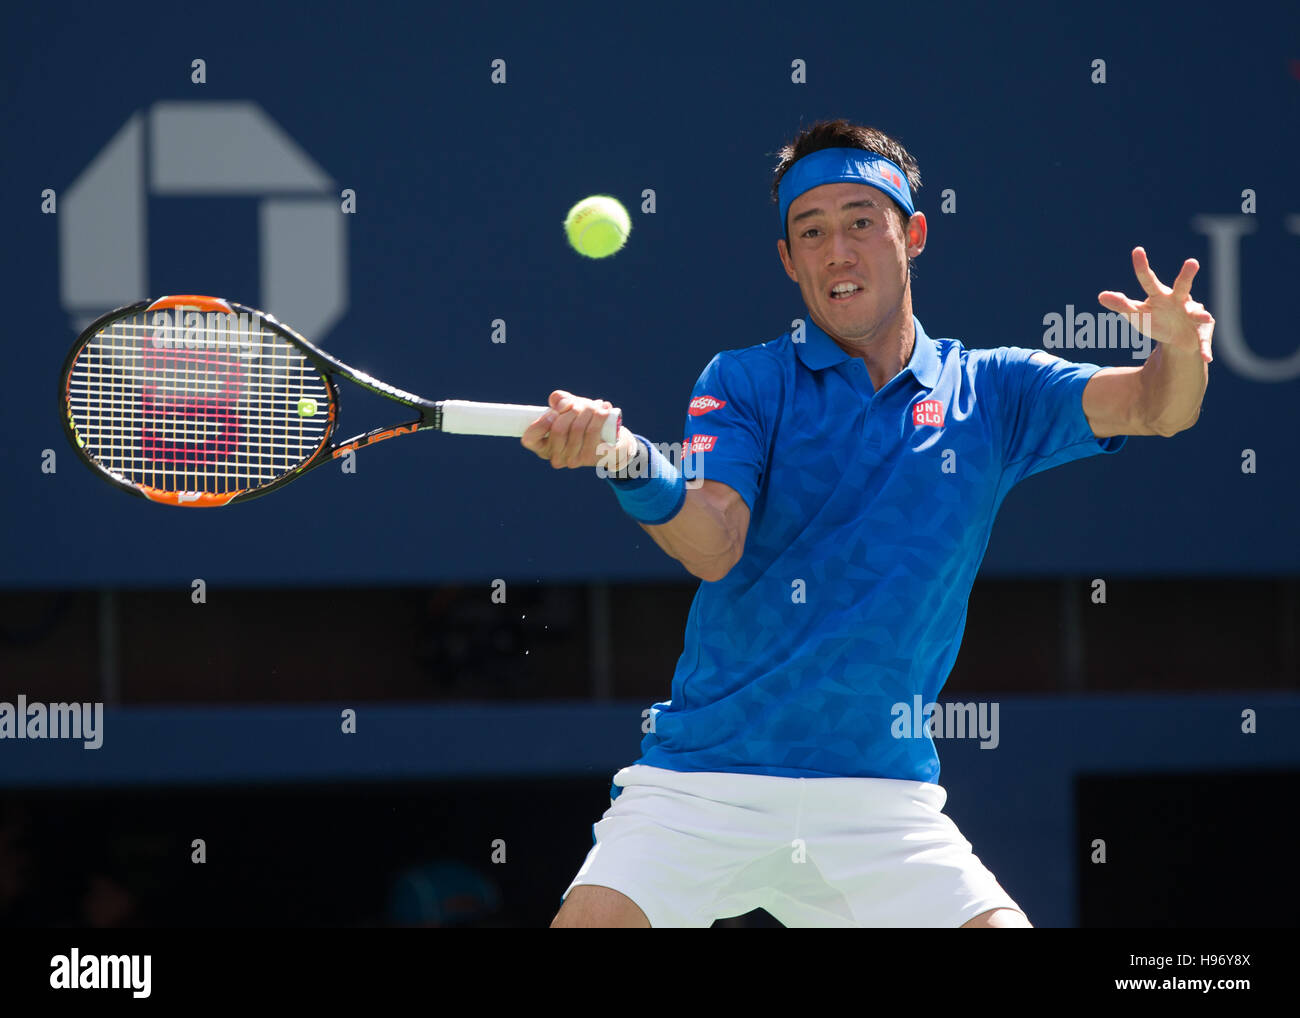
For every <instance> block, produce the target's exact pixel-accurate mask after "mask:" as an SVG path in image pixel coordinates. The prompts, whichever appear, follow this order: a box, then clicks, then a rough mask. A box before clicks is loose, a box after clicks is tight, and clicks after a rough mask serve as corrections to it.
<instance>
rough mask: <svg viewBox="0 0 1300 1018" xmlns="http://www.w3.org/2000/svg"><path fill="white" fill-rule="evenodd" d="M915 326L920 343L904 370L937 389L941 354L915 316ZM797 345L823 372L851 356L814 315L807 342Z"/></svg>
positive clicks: (807, 362) (805, 358)
mask: <svg viewBox="0 0 1300 1018" xmlns="http://www.w3.org/2000/svg"><path fill="white" fill-rule="evenodd" d="M912 325H913V326H914V327H915V329H916V343H915V344H914V346H913V347H912V356H911V359H909V360H908V362H907V364H906V365H905V366H904V368H903V370H904V371H910V372H911V373H912V375H913V376H914V377H915V378H916V380H917V381H918V382H920V383H921V384H922V385H923V386H925V387H926V388H927V389H933V388H934V387H935V386H936V385H938V384H939V368H940V364H939V354H938V352H937V351H936V350H935V348H934V342H933V340H931V339H930V337H929V336H927V335H926V334H925V329H923V328H922V327H921V321H920V319H919V318H917V317H916V316H915V315H913V316H912ZM795 346H796V347H797V349H798V351H799V359H800V360H801V361H803V363H804V367H806V368H808V369H809V370H810V371H823V370H825V369H826V368H830V367H834V366H835V365H836V364H843V363H844V362H845V361H847V360H850V359H851V358H850V355H849V354H847V353H845V352H844V351H843V350H842V349H840V346H839V344H838V343H836V342H835V340H833V339H831V337H830V336H828V335H826V333H825V332H823V331H822V329H821V328H820V327H819V326H818V325H817V323H816V322H814V321H813V320H812V319H811V318H809V319H807V320H806V321H805V323H804V341H803V342H802V343H796V344H795Z"/></svg>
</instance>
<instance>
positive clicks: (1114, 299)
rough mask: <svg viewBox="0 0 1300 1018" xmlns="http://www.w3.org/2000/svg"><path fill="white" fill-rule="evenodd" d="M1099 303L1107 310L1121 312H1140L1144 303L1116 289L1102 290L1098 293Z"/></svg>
mask: <svg viewBox="0 0 1300 1018" xmlns="http://www.w3.org/2000/svg"><path fill="white" fill-rule="evenodd" d="M1097 303H1098V304H1100V305H1101V306H1102V307H1104V308H1105V309H1106V310H1107V311H1118V312H1119V313H1120V314H1134V315H1136V314H1140V313H1141V311H1142V305H1141V304H1139V303H1138V302H1137V301H1135V300H1133V299H1132V298H1131V297H1128V296H1127V295H1125V294H1122V293H1119V292H1117V291H1115V290H1102V291H1101V293H1099V294H1097Z"/></svg>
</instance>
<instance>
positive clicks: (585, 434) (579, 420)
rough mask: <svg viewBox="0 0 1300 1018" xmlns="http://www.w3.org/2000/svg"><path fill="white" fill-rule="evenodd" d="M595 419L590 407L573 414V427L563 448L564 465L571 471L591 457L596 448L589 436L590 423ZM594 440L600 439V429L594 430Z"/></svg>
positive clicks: (593, 411)
mask: <svg viewBox="0 0 1300 1018" xmlns="http://www.w3.org/2000/svg"><path fill="white" fill-rule="evenodd" d="M594 417H595V410H594V409H593V408H592V407H590V406H587V407H584V408H583V409H582V410H580V411H578V413H576V414H573V415H572V418H573V426H572V427H571V428H570V429H569V438H568V441H567V442H566V444H565V447H564V453H565V457H564V465H565V466H566V467H569V468H570V469H573V468H575V467H580V466H583V465H584V461H585V460H586V459H587V458H588V457H589V456H590V455H591V453H592V450H593V449H594V448H595V446H596V442H595V441H592V435H591V434H590V429H591V422H592V419H593V418H594ZM595 438H596V440H597V441H598V440H599V439H600V429H599V428H597V429H596V434H595Z"/></svg>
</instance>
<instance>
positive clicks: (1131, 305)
mask: <svg viewBox="0 0 1300 1018" xmlns="http://www.w3.org/2000/svg"><path fill="white" fill-rule="evenodd" d="M1097 303H1098V304H1100V305H1101V306H1102V307H1104V308H1105V309H1106V310H1107V311H1115V312H1117V313H1119V314H1120V315H1121V316H1122V317H1123V318H1124V320H1125V321H1126V322H1128V323H1129V325H1130V326H1131V327H1132V328H1133V329H1135V330H1136V331H1137V332H1140V333H1142V335H1144V336H1149V335H1151V323H1150V322H1149V321H1144V319H1146V318H1147V316H1146V314H1145V312H1144V307H1143V305H1142V304H1139V303H1137V302H1136V301H1134V300H1131V299H1129V298H1128V297H1126V296H1124V294H1122V293H1116V292H1115V291H1114V290H1103V291H1102V292H1101V293H1099V294H1097ZM1144 324H1145V325H1146V326H1147V327H1146V328H1145V329H1144V328H1142V326H1143V325H1144Z"/></svg>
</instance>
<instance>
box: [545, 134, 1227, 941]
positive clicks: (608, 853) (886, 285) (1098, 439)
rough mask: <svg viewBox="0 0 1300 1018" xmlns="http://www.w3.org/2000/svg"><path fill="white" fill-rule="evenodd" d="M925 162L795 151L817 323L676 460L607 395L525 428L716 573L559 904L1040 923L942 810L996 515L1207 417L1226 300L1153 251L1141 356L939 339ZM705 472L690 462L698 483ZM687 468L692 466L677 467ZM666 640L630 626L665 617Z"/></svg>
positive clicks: (562, 913)
mask: <svg viewBox="0 0 1300 1018" xmlns="http://www.w3.org/2000/svg"><path fill="white" fill-rule="evenodd" d="M920 183H921V179H920V173H919V171H918V167H917V164H916V161H915V159H913V158H912V156H911V155H910V154H909V153H908V152H907V151H906V150H905V149H904V148H903V146H902V145H901V144H899V142H897V141H896V140H894V139H893V138H890V137H889V136H887V135H885V134H883V133H881V132H879V131H877V130H875V129H873V128H869V127H864V126H859V125H854V124H851V123H849V122H847V121H844V120H835V121H823V122H819V123H817V124H814V125H812V126H811V127H809V128H807V129H806V130H804V131H802V132H801V133H800V134H799V135H798V136H797V138H796V139H795V140H794V141H793V143H792V144H789V145H787V146H785V147H784V148H783V149H782V151H781V153H780V162H779V164H778V165H777V167H776V170H775V180H774V182H773V197H774V198H775V200H776V204H777V206H778V208H779V211H780V224H781V227H780V232H781V234H782V235H783V236H782V239H780V240H778V241H777V252H778V254H779V255H780V258H781V264H782V266H783V267H784V269H785V272H786V275H788V276H789V277H790V279H791V280H793V281H794V282H795V283H797V284H798V286H799V290H800V293H801V294H802V296H803V301H804V303H805V305H806V306H807V310H808V313H807V322H806V324H805V326H804V329H803V331H802V333H801V332H799V331H798V330H795V331H792V332H787V333H785V334H784V335H782V336H781V337H780V338H778V339H775V340H772V341H770V342H767V343H762V344H760V345H758V346H752V347H748V348H746V349H740V350H728V351H725V352H723V353H719V354H718V355H717V356H716V357H714V358H713V360H712V361H711V362H710V363H709V364H708V366H707V367H706V368H705V369H704V373H703V374H702V375H701V376H700V378H699V381H698V382H697V383H696V386H695V389H694V392H693V394H692V399H691V401H690V404H689V408H688V410H687V417H686V424H687V432H686V434H687V436H688V437H689V440H690V443H691V450H692V452H693V453H694V455H693V456H692V457H691V458H690V459H689V460H687V461H686V462H685V463H684V464H683V466H682V468H681V469H680V470H679V469H678V467H677V466H676V465H675V464H673V463H671V462H670V461H669V460H668V459H667V458H666V457H665V456H663V455H662V453H661V452H660V451H658V450H657V449H656V448H655V447H654V446H653V445H651V444H650V443H649V442H648V441H647V440H646V439H644V438H642V437H640V436H637V435H634V434H632V433H631V432H629V431H628V430H627V429H626V428H624V429H622V430H621V431H620V434H619V438H618V442H617V444H616V445H615V446H612V447H610V446H605V445H602V444H601V441H600V427H601V424H602V422H603V421H604V419H605V416H606V414H607V413H608V411H609V410H610V408H611V404H610V403H608V402H606V401H604V400H594V399H587V398H582V397H578V396H575V395H573V394H571V393H568V392H564V391H556V392H553V393H552V394H551V396H550V401H549V406H550V407H551V410H550V412H549V413H547V414H546V415H544V416H543V417H542V418H541V419H539V420H538V421H537V422H536V423H535V424H534V425H533V426H532V427H530V428H529V430H528V432H527V434H525V435H524V437H523V440H522V441H523V444H524V446H525V448H527V449H529V450H531V451H532V452H534V453H536V454H537V455H538V456H540V457H542V458H543V459H546V460H548V461H549V462H550V464H551V466H552V467H555V468H563V467H569V468H573V467H592V466H596V465H597V464H598V463H599V464H600V465H601V466H602V467H603V472H605V473H609V472H610V471H614V472H617V474H618V475H619V476H617V477H612V478H610V480H609V481H608V483H609V484H610V486H611V487H612V488H613V491H614V494H615V496H616V497H617V499H618V501H619V502H620V503H621V504H622V507H623V509H624V510H625V511H626V512H627V513H628V514H629V515H631V516H632V518H633V519H635V520H636V521H637V522H638V523H640V525H641V526H642V527H643V528H644V529H645V531H646V532H647V533H648V534H649V535H650V536H651V537H652V538H653V539H654V540H655V542H656V543H657V544H658V545H659V546H660V547H661V548H662V549H663V550H664V551H665V552H667V553H668V554H669V555H671V556H672V557H673V558H675V559H677V560H678V561H679V562H681V563H682V565H683V566H685V567H686V569H687V570H689V571H690V572H691V573H692V574H693V575H695V576H697V577H699V579H701V580H702V581H704V582H703V583H701V584H700V587H699V590H698V592H697V593H696V596H695V600H694V603H693V605H692V607H691V611H690V616H689V619H688V621H687V624H686V637H685V648H684V650H683V652H682V655H681V658H680V659H679V660H678V663H677V670H676V674H675V675H674V676H673V683H672V699H671V700H668V701H666V702H663V703H659V704H656V705H655V706H654V708H652V712H651V714H650V718H651V720H652V722H653V723H652V725H651V726H650V731H649V733H648V734H647V735H646V736H645V738H644V740H643V742H642V746H641V757H640V759H639V760H637V761H636V762H635V763H634V764H632V765H631V766H629V767H625V768H623V769H622V770H620V771H619V772H618V773H617V774H616V775H614V780H613V788H612V789H611V804H610V808H609V809H608V811H606V812H605V814H604V816H603V818H602V819H601V820H600V821H599V822H598V823H597V824H595V826H594V828H593V834H594V841H595V844H594V847H593V848H592V849H591V852H590V854H589V855H588V856H587V859H586V861H585V863H584V864H583V866H582V868H581V869H580V870H579V871H578V874H577V876H576V877H575V878H574V880H573V882H572V884H571V885H570V886H569V888H568V890H567V891H566V893H565V897H564V900H563V905H562V906H561V908H560V910H559V913H558V914H557V915H556V917H555V920H554V923H553V926H557V927H566V926H604V927H609V926H647V925H649V926H709V925H711V924H712V923H713V922H714V920H716V919H719V918H724V917H727V916H734V915H741V914H744V913H746V912H749V911H751V910H753V909H755V908H759V907H761V908H764V909H766V910H767V911H768V912H769V913H771V915H773V916H774V917H775V918H776V919H777V920H779V921H780V922H781V923H783V924H784V925H786V926H796V927H802V926H847V927H860V926H877V927H879V926H885V927H904V926H935V927H961V926H970V927H1014V926H1022V927H1023V926H1029V925H1030V923H1029V920H1028V918H1027V917H1026V916H1025V914H1024V910H1023V909H1021V908H1020V906H1019V905H1017V904H1016V902H1015V900H1014V899H1013V898H1012V897H1011V895H1009V894H1008V893H1007V892H1006V891H1005V890H1004V889H1003V888H1002V886H1001V885H1000V884H999V883H998V881H997V879H996V878H995V877H994V876H993V874H992V873H990V872H989V870H988V869H987V868H986V867H985V866H984V865H983V864H982V863H981V862H980V860H979V859H978V858H977V857H976V856H975V855H974V854H973V852H972V848H971V845H970V843H969V842H967V841H966V840H965V838H963V837H962V835H961V832H960V831H959V830H958V829H957V826H956V825H955V824H954V823H953V822H952V820H951V819H949V818H948V817H947V816H946V815H945V814H944V812H943V808H944V804H945V802H946V800H947V793H946V791H945V790H944V789H943V787H942V786H940V785H939V783H938V780H939V759H938V755H937V753H936V752H935V745H934V741H933V739H932V738H931V737H930V736H929V735H928V734H924V729H922V730H921V731H922V734H921V735H920V737H917V731H916V730H914V729H913V728H912V727H911V726H910V725H906V724H900V723H899V717H900V711H899V709H898V708H900V707H901V706H902V705H911V704H913V703H914V702H915V701H914V699H913V698H914V697H917V696H919V697H920V698H921V700H920V702H921V703H927V704H928V703H932V702H934V701H935V700H937V699H938V696H939V691H940V690H941V689H942V688H943V685H944V682H945V681H946V680H947V677H948V673H949V671H950V670H951V668H952V665H953V662H954V660H955V659H956V657H957V651H958V647H959V645H960V642H961V636H962V631H963V628H964V626H965V621H966V604H967V600H968V597H969V595H970V590H971V585H972V584H973V582H974V579H975V574H976V572H977V570H978V568H979V564H980V561H981V559H982V558H983V555H984V550H985V547H986V545H987V542H988V537H989V532H990V529H991V528H992V526H993V519H994V516H995V514H996V512H997V509H998V507H999V505H1000V504H1001V502H1002V500H1003V499H1004V498H1005V497H1006V494H1007V492H1008V491H1009V490H1010V489H1011V487H1012V486H1013V485H1015V484H1016V482H1017V481H1020V480H1022V479H1024V478H1026V477H1029V476H1031V475H1033V474H1036V473H1038V472H1039V471H1041V470H1046V469H1047V468H1049V467H1053V466H1057V465H1059V464H1063V463H1068V462H1070V461H1071V460H1077V459H1081V458H1083V457H1085V456H1092V455H1096V454H1098V453H1114V452H1117V451H1118V450H1119V449H1120V447H1121V446H1123V444H1124V442H1125V440H1126V438H1125V436H1128V435H1163V436H1170V435H1174V434H1177V433H1178V432H1180V431H1182V430H1184V429H1186V428H1188V427H1190V426H1191V425H1192V424H1193V423H1194V422H1195V421H1196V419H1197V417H1198V416H1199V413H1200V406H1201V400H1202V398H1203V396H1204V393H1205V388H1206V384H1207V380H1208V368H1207V362H1208V361H1209V359H1210V339H1211V334H1212V332H1213V327H1214V319H1213V318H1212V317H1211V315H1210V314H1209V313H1208V312H1207V311H1206V310H1205V308H1204V307H1203V306H1202V305H1200V304H1199V303H1197V302H1195V301H1193V300H1192V298H1191V285H1192V279H1193V277H1194V276H1195V275H1196V272H1197V269H1198V266H1197V263H1196V262H1195V261H1194V260H1191V259H1188V260H1187V261H1186V262H1184V264H1183V266H1182V270H1181V271H1180V272H1179V274H1178V277H1177V279H1176V280H1175V281H1174V284H1173V287H1172V288H1170V287H1166V286H1164V285H1163V284H1162V283H1161V282H1160V281H1159V280H1158V279H1157V278H1156V276H1155V274H1154V273H1153V272H1152V270H1151V268H1150V266H1149V265H1148V263H1147V258H1146V254H1145V252H1144V251H1143V250H1142V249H1141V248H1137V249H1135V250H1134V251H1133V267H1134V269H1135V271H1136V274H1137V280H1138V283H1139V285H1140V286H1141V287H1142V289H1143V291H1145V294H1146V298H1145V300H1143V301H1141V302H1140V303H1139V302H1137V301H1134V300H1131V299H1130V298H1128V297H1126V296H1124V295H1123V294H1120V293H1116V292H1110V291H1107V292H1105V293H1102V294H1101V295H1100V297H1099V300H1100V302H1101V304H1102V305H1103V306H1104V307H1106V308H1108V309H1109V310H1111V311H1114V312H1118V313H1122V314H1124V315H1126V316H1139V317H1134V318H1131V319H1130V321H1134V322H1140V323H1141V325H1140V328H1141V329H1142V331H1143V332H1144V333H1145V334H1146V335H1149V336H1150V338H1151V339H1153V340H1155V341H1156V345H1155V346H1154V348H1153V350H1152V352H1151V355H1150V356H1149V357H1148V358H1147V359H1146V360H1145V361H1144V363H1143V365H1142V366H1141V367H1140V368H1138V367H1131V368H1099V367H1097V366H1096V365H1093V364H1080V363H1071V362H1069V361H1065V360H1062V359H1060V358H1058V357H1055V356H1053V355H1050V354H1048V353H1046V352H1044V351H1041V350H1039V351H1034V350H1030V349H1024V348H1017V347H1001V348H997V349H979V350H967V349H966V348H965V347H964V346H963V345H962V344H961V343H960V342H958V341H957V340H954V339H932V338H931V337H930V336H929V335H927V333H926V332H925V330H924V329H923V328H922V326H921V322H920V321H919V320H918V319H917V318H916V317H914V315H913V309H912V291H911V273H910V264H911V261H912V259H914V258H916V257H918V256H919V255H920V254H921V252H922V251H923V250H924V249H925V242H926V218H925V215H924V214H923V213H921V212H918V211H916V208H915V205H914V203H913V195H914V193H915V192H916V190H917V189H918V188H919V187H920ZM701 477H702V478H703V480H702V483H698V482H699V481H700V478H701ZM688 480H690V481H692V484H691V486H690V487H688V486H687V481H688ZM648 636H649V634H644V633H641V634H637V633H630V634H624V638H627V639H646V638H648Z"/></svg>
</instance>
